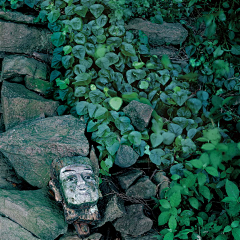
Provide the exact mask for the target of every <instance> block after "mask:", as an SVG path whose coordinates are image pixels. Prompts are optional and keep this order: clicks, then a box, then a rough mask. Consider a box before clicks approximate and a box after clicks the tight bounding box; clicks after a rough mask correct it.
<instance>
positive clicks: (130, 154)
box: [114, 145, 139, 168]
mask: <svg viewBox="0 0 240 240" xmlns="http://www.w3.org/2000/svg"><path fill="white" fill-rule="evenodd" d="M138 157H139V155H138V154H137V153H136V152H135V151H134V150H133V149H132V148H131V147H130V146H127V145H120V147H119V149H118V151H117V155H116V157H115V161H114V163H115V164H116V165H118V166H119V167H122V168H127V167H130V166H132V165H133V164H134V163H136V161H137V159H138Z"/></svg>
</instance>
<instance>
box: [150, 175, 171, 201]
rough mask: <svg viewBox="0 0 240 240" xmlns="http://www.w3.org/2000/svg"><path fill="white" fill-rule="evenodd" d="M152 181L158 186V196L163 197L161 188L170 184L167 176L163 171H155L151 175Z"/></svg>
mask: <svg viewBox="0 0 240 240" xmlns="http://www.w3.org/2000/svg"><path fill="white" fill-rule="evenodd" d="M153 182H154V183H156V184H157V185H158V186H159V190H158V195H159V198H160V199H161V198H163V197H164V191H163V189H165V188H168V187H169V185H170V180H169V178H168V177H167V176H166V174H165V172H157V173H156V174H155V175H154V176H153Z"/></svg>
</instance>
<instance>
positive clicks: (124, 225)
mask: <svg viewBox="0 0 240 240" xmlns="http://www.w3.org/2000/svg"><path fill="white" fill-rule="evenodd" d="M126 210H127V213H126V214H125V215H124V216H123V217H121V218H118V219H117V220H116V221H115V222H114V223H113V225H114V227H115V229H116V230H117V231H119V232H120V233H121V235H123V236H124V235H131V236H135V237H136V236H139V235H142V234H143V233H145V232H147V231H149V230H150V229H151V228H152V225H153V221H152V220H151V219H150V218H148V217H146V216H145V215H144V213H143V205H142V204H133V205H130V206H127V207H126Z"/></svg>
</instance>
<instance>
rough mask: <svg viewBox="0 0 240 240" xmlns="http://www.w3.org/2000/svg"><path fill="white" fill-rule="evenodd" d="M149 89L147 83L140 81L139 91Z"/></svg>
mask: <svg viewBox="0 0 240 240" xmlns="http://www.w3.org/2000/svg"><path fill="white" fill-rule="evenodd" d="M148 87H149V83H148V82H146V81H141V83H140V85H139V88H140V89H148Z"/></svg>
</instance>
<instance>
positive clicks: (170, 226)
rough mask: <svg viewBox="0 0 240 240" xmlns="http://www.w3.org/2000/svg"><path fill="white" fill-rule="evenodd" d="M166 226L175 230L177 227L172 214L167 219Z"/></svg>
mask: <svg viewBox="0 0 240 240" xmlns="http://www.w3.org/2000/svg"><path fill="white" fill-rule="evenodd" d="M168 226H169V228H170V229H172V230H175V229H176V227H177V221H176V218H175V217H174V216H171V217H170V218H169V221H168Z"/></svg>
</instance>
